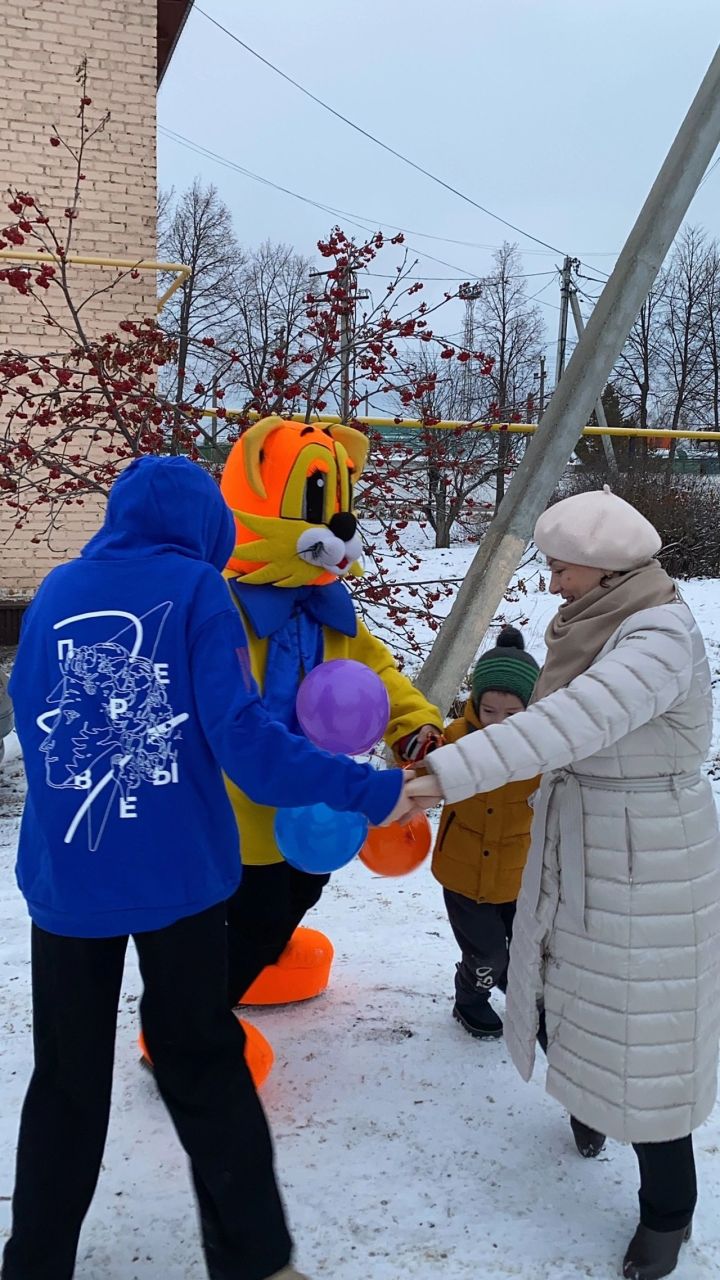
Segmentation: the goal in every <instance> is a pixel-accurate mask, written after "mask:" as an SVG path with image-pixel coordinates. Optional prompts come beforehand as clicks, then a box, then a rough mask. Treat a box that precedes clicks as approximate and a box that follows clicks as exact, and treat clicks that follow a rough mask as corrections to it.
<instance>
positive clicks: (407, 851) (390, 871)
mask: <svg viewBox="0 0 720 1280" xmlns="http://www.w3.org/2000/svg"><path fill="white" fill-rule="evenodd" d="M431 844H432V831H431V828H430V823H429V822H428V820H427V817H426V815H425V814H424V813H415V814H413V816H412V818H411V819H410V821H409V822H404V823H401V822H391V823H390V826H389V827H372V828H371V830H370V831H369V832H368V836H367V840H366V841H365V844H364V845H363V847H362V849H361V850H360V853H359V854H358V857H359V858H360V861H361V862H364V863H365V866H366V867H369V868H370V870H371V871H374V872H376V874H377V875H379V876H406V875H407V874H408V872H410V871H414V870H415V868H416V867H419V866H420V863H421V862H424V861H425V859H426V858H427V856H428V854H429V852H430V845H431Z"/></svg>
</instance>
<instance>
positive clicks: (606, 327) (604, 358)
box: [418, 48, 720, 711]
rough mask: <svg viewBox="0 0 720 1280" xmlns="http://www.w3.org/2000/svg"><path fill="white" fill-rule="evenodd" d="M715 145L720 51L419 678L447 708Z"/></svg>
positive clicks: (719, 132) (718, 139)
mask: <svg viewBox="0 0 720 1280" xmlns="http://www.w3.org/2000/svg"><path fill="white" fill-rule="evenodd" d="M718 143H720V48H719V49H718V50H717V52H716V54H715V57H714V58H713V61H712V62H711V64H710V67H709V68H708V71H707V73H706V75H705V78H704V80H703V82H702V84H701V85H700V88H699V89H698V92H697V94H696V96H695V99H694V101H693V103H692V105H691V107H690V109H689V111H688V113H687V115H686V117H685V120H684V121H683V124H682V125H681V127H680V130H679V132H678V135H677V137H676V139H675V141H674V142H673V145H672V146H671V148H670V151H669V152H668V155H667V158H666V160H665V163H664V164H663V166H662V168H661V170H660V172H659V174H658V176H657V178H656V179H655V182H654V184H653V186H652V189H651V191H650V194H649V196H648V197H647V200H646V201H645V204H644V205H643V207H642V209H641V211H640V214H639V216H638V219H637V222H636V223H635V226H634V227H633V229H632V231H631V232H630V235H629V237H628V239H627V241H626V244H625V247H624V249H623V251H622V253H621V254H620V257H619V258H618V260H617V263H616V265H615V270H614V271H613V273H612V276H611V277H610V280H609V281H608V283H607V285H606V286H605V288H604V290H603V292H602V294H601V295H600V298H599V300H598V303H597V306H596V307H595V310H594V311H593V313H592V315H591V317H590V319H589V321H588V324H587V328H586V329H585V332H584V333H583V335H582V337H581V338H580V340H579V342H578V345H577V347H576V349H575V351H574V353H573V356H572V359H571V360H570V363H569V364H568V367H567V369H566V370H565V374H564V376H563V378H562V380H561V381H560V383H559V385H558V386H556V388H555V392H554V394H553V397H552V400H551V401H550V404H549V406H548V408H547V410H546V413H545V416H544V418H543V421H542V426H541V427H540V429H539V430H538V431H537V433H536V435H535V437H534V438H533V441H532V443H531V445H530V447H529V449H528V450H527V453H526V454H525V457H524V458H523V461H522V462H521V464H520V466H519V467H518V470H517V472H516V473H515V477H514V479H513V481H512V484H511V486H510V490H509V493H508V495H507V497H506V498H505V501H504V502H503V504H502V506H501V508H500V511H499V513H498V515H497V516H496V517H495V519H494V520H493V522H492V524H491V525H490V528H489V530H488V532H487V534H486V535H485V538H484V539H483V541H482V544H481V546H480V548H479V549H478V552H477V554H476V556H475V559H474V560H473V562H472V564H471V566H470V568H469V570H468V572H467V574H466V576H465V580H464V582H463V584H462V586H461V588H460V591H459V592H458V595H457V599H456V600H455V603H454V605H453V607H452V609H451V611H450V614H449V616H448V617H447V618H446V620H445V622H444V623H443V625H442V628H441V629H440V631H439V632H438V635H437V639H436V640H435V644H434V645H433V648H432V651H431V653H430V656H429V658H428V660H427V662H426V663H425V665H424V667H423V669H422V671H421V673H420V678H419V681H418V684H419V687H420V688H421V689H422V691H423V693H425V694H426V695H427V696H428V697H429V698H430V699H431V701H433V702H435V703H437V704H438V705H439V706H440V707H441V708H442V709H443V710H444V711H447V710H448V709H449V707H450V704H451V702H452V700H453V698H454V697H455V695H456V693H457V691H458V689H459V688H460V685H461V683H462V681H463V679H464V677H465V675H466V674H467V670H468V667H469V666H470V663H471V662H472V660H473V658H474V656H475V654H476V652H477V650H478V647H479V645H480V644H481V643H482V640H483V637H484V635H485V633H486V631H487V629H488V627H489V626H490V624H491V622H492V620H493V617H494V615H495V611H496V609H497V607H498V605H499V604H500V601H501V600H502V598H503V596H504V594H505V591H506V588H507V585H508V583H509V581H510V579H511V578H512V575H513V573H514V572H515V570H516V568H517V566H518V564H519V563H520V559H521V557H522V555H523V552H524V551H525V548H526V547H527V544H528V541H529V539H530V536H531V534H532V530H533V527H534V525H535V521H536V520H537V518H538V516H539V515H540V514H541V512H542V511H543V510H544V508H545V506H546V504H547V501H548V499H549V497H550V495H551V494H552V492H553V489H554V488H555V486H556V484H557V482H558V480H559V479H560V477H561V476H562V473H563V471H564V469H565V466H566V464H567V460H568V458H569V457H570V454H571V453H572V451H573V449H574V447H575V445H576V443H577V441H578V438H579V435H580V431H581V429H582V427H583V426H584V424H585V422H586V421H587V419H588V418H589V416H590V413H591V412H592V408H593V405H594V404H595V403H596V402H597V399H598V396H599V395H600V393H601V391H602V389H603V387H604V386H605V383H606V382H607V380H608V377H609V374H610V370H611V369H612V367H613V365H614V364H615V361H616V360H617V358H618V356H619V355H620V352H621V351H622V348H623V346H624V344H625V341H626V339H627V336H628V334H629V332H630V329H631V328H632V325H633V323H634V321H635V319H636V317H637V315H638V312H639V311H640V308H641V306H642V304H643V302H644V301H645V299H646V297H647V295H648V292H649V290H650V287H651V285H652V283H653V280H654V279H655V277H656V275H657V273H658V271H659V269H660V266H661V265H662V262H663V260H664V258H665V256H666V254H667V252H668V249H669V248H670V245H671V244H672V241H673V239H674V237H675V235H676V234H677V232H678V230H679V227H680V224H681V223H682V220H683V218H684V217H685V214H686V213H687V210H688V206H689V204H690V201H691V200H692V198H693V196H694V194H695V192H696V190H697V188H698V186H699V184H700V181H701V179H702V176H703V174H704V173H705V170H706V169H707V166H708V164H709V163H710V160H711V159H712V156H713V153H714V151H715V149H716V147H717V146H718Z"/></svg>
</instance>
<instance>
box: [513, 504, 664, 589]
mask: <svg viewBox="0 0 720 1280" xmlns="http://www.w3.org/2000/svg"><path fill="white" fill-rule="evenodd" d="M534 539H535V545H536V547H537V548H538V550H539V551H542V553H543V555H545V556H547V558H548V560H564V561H565V563H566V564H582V565H587V566H588V567H591V568H593V569H607V570H609V571H610V570H612V571H613V572H615V573H621V572H625V571H627V570H628V569H637V568H638V567H639V565H641V564H646V563H647V561H648V560H652V558H653V556H656V555H657V553H658V551H659V550H660V548H661V546H662V540H661V538H660V534H659V533H658V531H657V529H655V528H654V526H653V525H651V524H650V521H649V520H646V519H645V517H644V516H641V515H640V512H639V511H636V510H635V508H634V507H631V506H630V503H629V502H625V501H624V500H623V499H622V498H618V497H617V496H616V494H614V493H612V492H611V491H610V488H609V487H608V485H605V487H604V489H597V490H594V491H592V492H591V493H578V494H575V495H574V497H572V498H564V499H563V501H562V502H558V503H556V504H555V506H554V507H550V508H549V509H548V510H547V511H546V512H545V513H544V514H543V515H541V517H540V519H539V520H538V522H537V524H536V525H535V535H534Z"/></svg>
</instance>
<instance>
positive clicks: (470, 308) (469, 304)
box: [458, 281, 483, 422]
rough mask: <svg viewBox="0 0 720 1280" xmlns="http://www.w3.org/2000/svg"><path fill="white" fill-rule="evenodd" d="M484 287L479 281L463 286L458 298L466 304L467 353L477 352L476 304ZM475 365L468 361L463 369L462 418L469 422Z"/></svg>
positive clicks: (471, 412)
mask: <svg viewBox="0 0 720 1280" xmlns="http://www.w3.org/2000/svg"><path fill="white" fill-rule="evenodd" d="M482 291H483V287H482V284H480V282H479V281H478V282H477V283H475V284H461V285H460V288H459V289H458V298H460V300H461V301H462V302H464V303H465V319H464V322H463V346H464V348H465V350H466V351H474V350H475V303H476V302H477V300H478V298H481V297H482ZM473 400H474V396H473V363H472V361H471V360H468V361H466V363H465V367H464V369H463V382H462V404H461V408H460V417H461V418H464V419H465V421H466V422H469V421H470V419H471V418H472V417H473Z"/></svg>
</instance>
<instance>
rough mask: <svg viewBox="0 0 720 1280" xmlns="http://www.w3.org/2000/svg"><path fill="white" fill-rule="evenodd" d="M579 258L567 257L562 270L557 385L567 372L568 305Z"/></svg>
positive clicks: (556, 369)
mask: <svg viewBox="0 0 720 1280" xmlns="http://www.w3.org/2000/svg"><path fill="white" fill-rule="evenodd" d="M579 266H580V262H579V260H578V259H577V258H565V260H564V262H563V264H562V267H561V270H560V320H559V323H558V340H557V357H556V361H555V386H557V385H558V383H559V381H560V379H561V378H562V376H563V373H564V372H565V354H566V350H567V330H568V305H569V302H570V293H571V290H572V273H573V267H579Z"/></svg>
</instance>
